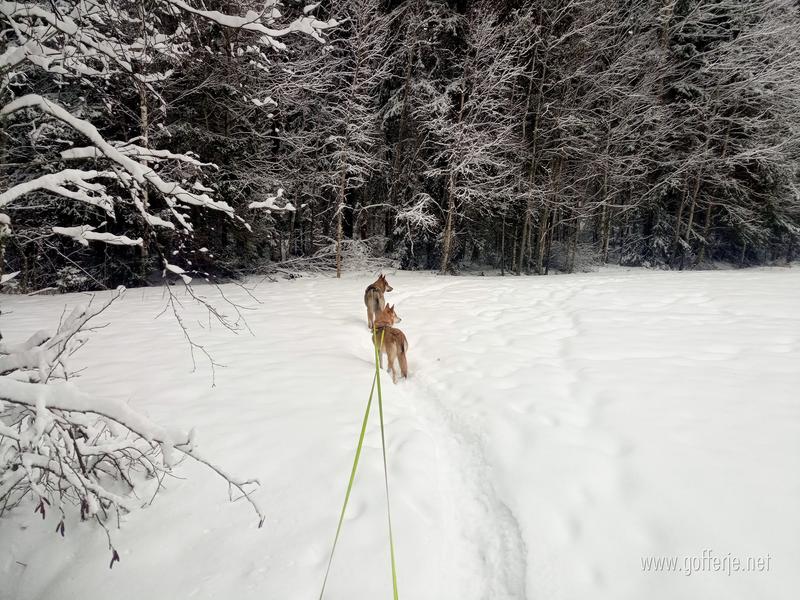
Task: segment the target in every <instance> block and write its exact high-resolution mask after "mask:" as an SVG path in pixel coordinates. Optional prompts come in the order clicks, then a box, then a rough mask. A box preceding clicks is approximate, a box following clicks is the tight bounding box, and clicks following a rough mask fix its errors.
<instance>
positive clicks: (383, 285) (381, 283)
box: [364, 273, 392, 330]
mask: <svg viewBox="0 0 800 600" xmlns="http://www.w3.org/2000/svg"><path fill="white" fill-rule="evenodd" d="M391 291H392V286H390V285H389V282H388V281H386V275H384V274H383V273H381V275H380V277H378V279H377V280H375V283H371V284H370V285H369V287H367V289H366V291H365V292H364V304H366V305H367V325H368V326H369V328H370V330H371V329H372V325H373V323H374V322H375V316H376V315H377V314H379V313H380V312H381V311H382V310H383V307H384V306H386V300H384V299H383V295H384V294H385V293H386V292H391Z"/></svg>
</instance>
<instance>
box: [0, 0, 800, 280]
mask: <svg viewBox="0 0 800 600" xmlns="http://www.w3.org/2000/svg"><path fill="white" fill-rule="evenodd" d="M0 23H2V25H1V26H0V106H1V107H2V108H0V211H1V212H2V223H0V227H2V233H1V234H0V235H2V237H1V238H0V240H1V241H0V257H2V260H0V269H2V273H4V279H6V280H8V282H7V287H8V286H10V285H13V286H15V287H16V288H17V289H18V290H19V291H26V292H29V291H34V290H40V289H44V288H58V289H60V290H62V291H79V290H87V289H102V288H113V287H114V286H116V285H120V284H122V285H126V286H135V285H142V284H146V283H147V282H148V281H150V280H151V279H152V278H153V277H154V276H155V275H156V274H157V273H160V272H161V271H164V270H167V271H172V272H173V273H177V274H183V273H192V274H200V275H201V276H213V277H217V278H231V277H239V276H241V275H245V274H250V273H264V272H267V273H268V272H274V271H275V270H281V269H284V270H291V271H294V270H316V271H319V270H333V269H335V270H336V271H337V273H338V272H340V271H342V270H348V269H353V268H358V267H363V266H365V265H380V264H390V263H391V264H394V265H396V266H399V267H402V268H406V269H434V270H438V271H440V272H443V273H450V272H458V271H460V270H465V269H467V270H468V269H472V268H478V269H484V268H488V269H498V270H500V271H502V272H503V273H514V274H547V273H550V272H555V271H560V272H573V271H581V270H588V269H591V268H593V267H594V266H596V265H600V264H603V263H613V264H620V265H631V266H633V265H642V266H658V267H666V268H673V269H689V268H694V267H703V266H708V265H710V264H713V263H715V262H724V263H731V264H735V265H754V264H774V263H779V262H784V261H789V262H790V261H791V260H793V258H794V256H795V254H796V252H797V245H798V236H800V166H799V165H800V162H799V157H800V35H798V31H800V5H798V3H797V2H796V1H794V0H538V1H531V2H514V1H506V2H504V1H497V2H488V1H486V2H481V1H469V0H459V1H455V2H452V1H438V0H406V1H401V2H398V1H389V2H373V1H370V0H341V1H339V2H321V3H317V4H310V5H307V6H303V5H302V4H295V3H292V2H285V3H283V4H280V5H279V3H277V2H275V1H274V0H269V1H267V2H263V1H262V2H250V1H249V0H240V1H237V2H230V1H228V2H226V1H217V0H203V1H198V0H52V1H44V0H42V1H39V2H36V1H32V2H18V1H15V0H2V2H0ZM11 274H16V275H15V276H14V277H13V282H12V281H11V279H12V278H11Z"/></svg>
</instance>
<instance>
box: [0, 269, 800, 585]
mask: <svg viewBox="0 0 800 600" xmlns="http://www.w3.org/2000/svg"><path fill="white" fill-rule="evenodd" d="M388 278H389V281H390V282H391V285H392V286H393V287H394V291H392V292H389V293H388V294H387V300H388V301H389V302H391V303H392V304H395V305H396V307H397V311H398V314H399V315H400V316H401V317H402V319H403V320H402V323H401V325H400V327H401V328H402V329H403V331H404V332H405V334H406V335H407V336H408V339H409V341H410V348H411V349H410V350H409V379H408V380H404V381H401V382H400V383H398V384H397V385H392V384H391V382H389V381H388V379H387V381H385V382H384V385H383V394H384V409H385V410H384V412H385V415H384V416H385V423H386V435H387V444H388V448H387V452H388V460H389V477H390V480H391V481H390V483H391V494H392V520H393V525H394V533H395V549H396V552H397V565H398V583H399V591H400V597H401V598H413V599H415V600H499V599H509V600H510V599H513V600H522V599H526V598H528V599H563V600H573V599H581V600H583V599H592V600H595V599H600V600H604V599H609V600H611V599H613V600H620V599H621V600H640V599H642V598H648V599H655V600H675V599H676V598H726V599H742V600H744V599H748V600H749V599H751V598H778V599H783V598H786V599H789V598H793V597H794V595H795V593H794V592H795V590H797V589H798V586H799V585H800V575H798V571H797V569H796V565H797V564H798V561H800V547H798V545H797V531H798V527H800V520H799V518H798V513H797V500H798V497H799V496H798V494H799V493H800V470H798V469H797V468H796V463H797V457H798V456H799V455H800V446H799V445H798V444H800V442H799V441H798V440H800V404H798V396H797V390H798V389H800V371H798V368H797V365H798V364H800V317H798V314H797V308H796V304H797V291H798V289H800V272H798V271H797V269H794V268H791V269H763V270H736V271H717V272H683V273H677V272H647V271H638V270H631V271H624V270H607V271H604V272H601V273H596V274H589V275H581V276H556V277H549V278H536V277H495V276H492V277H467V276H464V277H452V278H451V277H437V276H432V275H429V274H420V273H413V274H412V273H395V274H391V273H389V275H388ZM372 280H374V274H373V273H369V274H364V275H363V276H355V275H352V276H351V275H345V277H344V278H343V279H341V280H338V281H337V280H335V279H333V278H328V277H311V278H304V279H294V280H289V281H280V282H278V283H274V284H272V283H267V282H264V283H261V284H259V285H258V286H257V287H256V288H255V289H254V290H252V293H253V295H254V297H255V298H256V299H258V300H259V301H260V302H257V301H256V300H255V299H254V298H252V297H250V296H249V295H248V294H247V293H246V292H245V291H244V290H242V289H240V288H238V287H236V286H223V288H222V291H223V292H224V293H225V295H226V296H227V297H228V298H229V299H230V300H232V301H235V302H238V303H241V304H246V305H248V306H249V307H250V308H251V310H248V311H244V314H245V315H246V317H247V321H248V325H249V326H250V328H251V329H252V330H253V333H254V335H252V336H250V335H232V334H231V332H230V331H228V330H226V329H224V328H222V327H216V326H211V327H209V324H208V322H207V319H206V318H205V317H204V313H203V312H202V308H201V307H194V305H193V304H192V303H189V302H187V303H186V307H185V309H184V311H185V312H184V323H185V325H186V326H187V327H191V328H192V330H191V333H192V334H193V335H194V336H195V339H196V341H197V342H198V343H202V344H203V345H204V347H205V348H206V349H207V350H208V351H209V352H210V353H211V354H212V355H213V356H214V359H215V360H216V361H218V362H219V363H221V364H224V365H225V368H219V369H217V371H216V386H215V387H211V378H210V372H209V370H208V368H207V366H205V365H203V364H202V363H198V368H199V371H198V372H196V373H191V370H192V360H191V357H190V356H189V353H188V351H187V350H186V349H185V348H186V346H185V342H184V339H183V333H182V331H181V328H180V327H179V326H178V325H177V324H175V323H174V322H170V321H167V320H165V318H164V317H162V318H160V319H155V317H156V315H158V314H159V312H160V311H161V310H162V308H163V303H164V301H165V299H164V298H163V297H162V293H163V292H162V290H159V289H145V290H130V291H129V292H128V294H127V295H126V297H125V298H123V299H122V300H121V301H119V302H118V303H116V304H114V305H112V306H111V307H110V308H109V309H108V311H107V312H106V313H105V317H106V318H105V320H106V321H108V322H109V323H110V325H109V326H108V327H106V328H104V329H102V330H98V331H96V332H94V333H93V336H92V339H91V341H90V343H89V344H87V345H86V346H85V347H84V348H83V350H82V351H81V353H80V354H79V355H76V357H75V359H74V360H73V362H74V366H75V367H81V366H83V364H86V365H87V366H90V367H91V368H89V369H88V370H86V371H85V373H84V374H82V376H81V377H80V378H78V379H77V380H76V385H78V386H79V387H80V389H81V390H82V391H83V392H85V393H86V394H90V395H91V396H92V397H96V398H105V399H108V401H109V402H112V401H113V402H122V403H124V404H125V405H127V406H129V407H130V409H131V410H134V411H136V412H137V413H138V414H142V415H144V416H145V417H147V418H148V419H149V420H152V421H153V422H156V423H174V424H175V426H176V427H177V428H178V429H180V430H183V431H186V430H188V429H189V428H190V427H196V428H197V431H199V432H200V433H201V434H202V439H203V443H204V444H203V450H204V452H206V453H207V455H209V456H214V457H215V458H216V459H218V460H220V461H221V462H222V463H224V464H225V465H228V466H229V467H230V469H231V470H233V471H236V472H240V473H248V474H250V475H252V476H254V477H257V478H258V479H259V481H260V482H261V488H260V489H259V490H258V492H257V493H256V494H255V499H257V500H258V501H259V502H260V504H261V506H263V508H264V513H265V515H266V521H265V523H264V527H263V528H262V529H256V528H255V527H253V523H252V513H250V512H249V510H247V509H243V508H242V507H241V503H233V504H231V503H228V502H227V499H226V498H225V497H220V495H219V494H218V493H216V489H217V487H216V482H215V480H214V478H213V476H212V474H209V473H207V472H205V471H204V470H202V469H201V468H200V467H199V466H193V465H188V464H182V465H181V466H180V474H181V478H180V479H178V478H174V479H167V480H165V481H164V486H165V487H164V490H163V491H162V493H161V494H160V496H159V497H158V498H157V499H156V501H155V503H154V504H153V505H152V506H149V507H147V508H145V509H142V510H136V511H134V512H133V513H130V514H129V515H127V516H123V518H122V521H121V530H120V531H119V532H118V533H117V540H118V541H117V547H118V549H119V552H120V556H121V562H120V564H119V565H116V566H115V567H114V571H113V573H112V575H111V576H109V571H108V557H107V544H106V539H105V535H104V534H103V532H102V531H98V529H97V527H92V526H90V525H86V524H84V525H81V524H80V523H78V522H69V521H68V522H67V535H66V537H65V538H63V539H62V538H61V536H58V535H56V534H54V533H53V528H54V527H55V526H56V522H55V521H56V517H52V518H51V517H49V516H48V519H47V520H45V521H42V519H41V515H39V514H34V512H33V506H31V507H30V509H29V510H20V511H17V512H15V513H14V515H13V517H12V518H4V519H1V520H0V540H2V544H1V545H0V581H2V582H3V584H4V585H2V586H0V598H9V599H10V598H14V599H15V600H17V599H18V600H25V599H32V598H48V599H53V600H60V599H67V598H74V597H81V598H85V599H87V600H99V599H100V598H109V597H113V598H115V599H117V600H127V599H131V600H133V599H138V598H189V597H191V598H201V599H203V598H222V597H225V598H227V597H235V598H237V599H240V600H247V599H250V598H253V599H256V598H258V599H264V598H268V599H273V598H275V599H281V600H293V599H298V600H300V599H308V598H316V597H318V595H319V589H320V584H321V582H322V575H323V573H324V569H325V566H326V563H327V558H328V553H329V551H330V544H331V542H332V539H333V534H334V530H335V527H336V519H337V517H338V511H339V509H340V507H341V501H342V498H343V495H344V492H345V485H346V483H347V477H348V475H349V470H350V467H351V465H352V459H353V452H354V450H355V444H356V440H357V436H358V432H359V428H360V425H361V417H362V415H363V410H364V406H365V404H366V401H367V396H368V393H369V388H370V383H371V378H372V374H373V363H372V360H373V354H372V348H371V341H370V335H369V332H368V331H367V327H366V314H364V312H365V311H364V306H363V303H362V301H361V299H362V297H363V291H364V287H365V286H366V285H367V284H368V283H369V282H370V281H372ZM254 285H255V282H254ZM175 293H176V294H178V295H179V297H180V293H181V292H175ZM196 293H202V294H206V295H207V296H208V297H209V298H210V299H213V298H214V296H215V294H217V293H219V292H218V291H216V290H215V289H214V288H211V287H209V288H208V289H205V288H202V287H198V288H197V290H196ZM83 302H84V297H83V296H80V295H75V296H56V297H34V298H24V297H19V296H14V297H10V296H5V297H2V308H3V317H2V320H0V326H1V327H2V331H3V334H4V336H5V339H4V342H6V343H7V344H8V345H9V346H15V347H18V348H19V349H21V350H23V349H25V348H30V347H34V346H35V345H36V343H37V341H38V340H37V339H33V340H32V341H31V342H28V343H26V342H25V340H26V338H27V336H29V335H30V334H31V332H33V331H35V330H36V329H37V328H39V327H41V325H40V324H41V323H43V322H47V321H48V320H49V319H50V316H51V315H53V314H59V313H60V312H61V311H62V310H63V307H64V305H65V304H66V305H67V306H68V307H70V308H71V307H72V306H74V305H75V304H78V303H83ZM12 313H13V316H12ZM212 325H213V324H212ZM223 496H224V494H223ZM704 550H710V551H713V552H714V553H715V554H716V555H717V556H725V555H726V554H728V553H733V554H735V555H739V556H747V555H767V554H769V555H770V556H771V557H772V563H771V564H772V568H771V569H770V570H769V572H760V573H758V572H755V573H733V574H731V575H728V574H726V573H723V572H699V573H692V574H691V576H687V575H686V574H685V573H666V572H663V573H655V572H643V569H642V563H641V558H642V557H648V556H661V555H670V556H672V555H675V556H684V555H688V556H699V555H702V553H703V552H704ZM390 597H391V577H390V565H389V549H388V541H387V532H386V513H385V498H384V488H383V471H382V462H381V443H380V431H379V426H378V423H377V420H375V421H371V422H370V425H369V427H368V431H367V435H366V439H365V441H364V449H363V453H362V456H361V461H360V465H359V471H358V474H357V476H356V480H355V486H354V489H353V493H352V496H351V499H350V504H349V508H348V512H347V515H346V518H345V522H344V526H343V531H342V536H341V538H340V540H339V545H338V548H337V553H336V556H335V558H334V561H333V566H332V570H331V575H330V578H329V580H328V588H327V591H326V598H330V599H335V598H348V599H367V598H369V599H373V598H390Z"/></svg>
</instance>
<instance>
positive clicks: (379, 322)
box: [375, 304, 408, 383]
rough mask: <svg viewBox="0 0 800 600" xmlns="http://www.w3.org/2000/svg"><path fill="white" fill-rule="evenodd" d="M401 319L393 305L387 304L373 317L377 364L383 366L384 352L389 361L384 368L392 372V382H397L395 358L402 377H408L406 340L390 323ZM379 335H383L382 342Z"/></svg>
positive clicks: (392, 323)
mask: <svg viewBox="0 0 800 600" xmlns="http://www.w3.org/2000/svg"><path fill="white" fill-rule="evenodd" d="M401 320H402V319H401V318H400V317H399V316H397V313H396V312H394V306H391V305H389V304H387V305H386V306H385V307H384V308H383V310H382V311H381V312H380V313H379V314H378V315H377V316H376V317H375V344H376V345H377V346H378V347H379V351H378V364H379V365H380V367H381V368H383V355H384V354H385V355H386V358H387V359H388V361H389V365H388V367H387V368H386V370H387V371H388V372H390V373H391V374H392V381H393V382H394V383H397V372H396V371H395V368H394V362H395V360H397V362H398V363H399V365H400V373H401V374H402V375H403V377H405V378H408V360H407V359H406V352H407V351H408V340H407V339H406V336H405V334H404V333H403V332H402V331H400V330H399V329H397V328H395V327H392V325H394V324H395V323H399V322H400V321H401ZM381 336H383V344H381Z"/></svg>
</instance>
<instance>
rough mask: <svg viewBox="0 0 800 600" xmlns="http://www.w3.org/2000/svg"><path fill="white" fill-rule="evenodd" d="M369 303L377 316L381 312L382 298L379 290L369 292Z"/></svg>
mask: <svg viewBox="0 0 800 600" xmlns="http://www.w3.org/2000/svg"><path fill="white" fill-rule="evenodd" d="M368 300H369V303H370V304H371V305H372V310H373V312H374V313H375V314H376V315H377V314H379V313H380V312H381V297H380V294H379V293H378V291H377V290H370V291H369V298H368Z"/></svg>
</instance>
